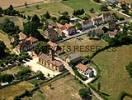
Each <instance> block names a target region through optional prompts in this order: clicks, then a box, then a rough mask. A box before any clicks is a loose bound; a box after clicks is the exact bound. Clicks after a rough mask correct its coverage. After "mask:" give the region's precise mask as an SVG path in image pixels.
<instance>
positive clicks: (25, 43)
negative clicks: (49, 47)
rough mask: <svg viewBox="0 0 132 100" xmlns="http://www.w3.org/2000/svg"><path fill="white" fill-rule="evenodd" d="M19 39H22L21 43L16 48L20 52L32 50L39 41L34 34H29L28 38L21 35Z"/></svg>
mask: <svg viewBox="0 0 132 100" xmlns="http://www.w3.org/2000/svg"><path fill="white" fill-rule="evenodd" d="M23 36H24V35H23ZM24 37H25V36H24ZM19 39H20V40H21V41H20V42H19V44H18V45H17V46H16V48H15V50H16V52H17V53H20V52H21V51H29V50H32V49H33V47H34V46H35V44H36V43H37V42H38V39H36V38H34V37H32V36H29V37H26V38H23V37H21V36H20V37H19Z"/></svg>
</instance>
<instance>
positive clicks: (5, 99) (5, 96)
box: [0, 81, 33, 100]
mask: <svg viewBox="0 0 132 100" xmlns="http://www.w3.org/2000/svg"><path fill="white" fill-rule="evenodd" d="M32 88H33V85H32V84H30V83H28V82H25V81H24V82H21V83H19V84H16V85H12V86H9V87H6V88H3V89H0V100H13V98H14V97H15V96H17V95H19V94H21V93H23V92H24V91H25V90H31V89H32Z"/></svg>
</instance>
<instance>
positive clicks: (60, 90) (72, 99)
mask: <svg viewBox="0 0 132 100" xmlns="http://www.w3.org/2000/svg"><path fill="white" fill-rule="evenodd" d="M51 87H52V88H50V87H49V86H48V85H47V86H44V87H42V88H41V91H42V92H43V93H44V94H45V97H46V100H67V99H68V100H80V99H81V98H80V96H79V95H78V91H79V89H81V88H83V85H81V84H80V83H79V82H78V81H77V80H75V79H74V77H73V76H71V75H68V76H65V77H64V78H61V79H59V80H56V81H54V82H52V83H51Z"/></svg>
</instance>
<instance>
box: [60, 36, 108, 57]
mask: <svg viewBox="0 0 132 100" xmlns="http://www.w3.org/2000/svg"><path fill="white" fill-rule="evenodd" d="M59 45H60V46H61V47H62V48H63V49H64V51H66V54H67V55H68V54H69V53H74V52H80V54H81V55H82V56H87V55H91V54H92V53H94V52H95V51H96V50H97V49H98V48H103V47H104V46H106V45H107V43H106V42H105V41H103V40H90V39H89V37H88V36H87V35H82V36H80V37H78V38H73V39H70V40H67V41H65V42H63V43H60V44H59Z"/></svg>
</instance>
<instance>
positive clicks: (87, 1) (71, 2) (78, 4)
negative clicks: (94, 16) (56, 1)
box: [63, 0, 100, 12]
mask: <svg viewBox="0 0 132 100" xmlns="http://www.w3.org/2000/svg"><path fill="white" fill-rule="evenodd" d="M63 3H64V4H65V5H68V6H70V7H71V8H73V9H79V8H80V9H81V8H83V9H85V10H86V11H89V10H90V9H91V8H94V9H95V11H97V12H99V11H100V5H99V4H97V3H95V2H93V1H92V0H66V1H63Z"/></svg>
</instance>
